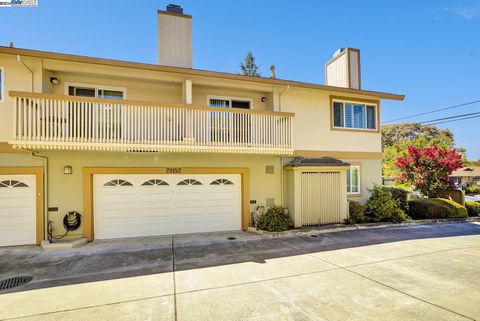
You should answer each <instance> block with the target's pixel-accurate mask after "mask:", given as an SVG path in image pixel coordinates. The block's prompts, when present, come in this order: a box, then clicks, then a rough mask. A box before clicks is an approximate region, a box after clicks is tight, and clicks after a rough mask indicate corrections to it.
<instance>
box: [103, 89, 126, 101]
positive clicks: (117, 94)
mask: <svg viewBox="0 0 480 321" xmlns="http://www.w3.org/2000/svg"><path fill="white" fill-rule="evenodd" d="M98 98H108V99H123V92H121V91H117V90H105V89H99V90H98Z"/></svg>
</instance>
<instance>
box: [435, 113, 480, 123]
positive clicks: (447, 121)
mask: <svg viewBox="0 0 480 321" xmlns="http://www.w3.org/2000/svg"><path fill="white" fill-rule="evenodd" d="M472 118H480V115H477V116H470V117H465V118H460V119H452V120H445V121H441V122H438V123H432V124H429V125H440V124H445V123H453V122H455V121H460V120H467V119H472Z"/></svg>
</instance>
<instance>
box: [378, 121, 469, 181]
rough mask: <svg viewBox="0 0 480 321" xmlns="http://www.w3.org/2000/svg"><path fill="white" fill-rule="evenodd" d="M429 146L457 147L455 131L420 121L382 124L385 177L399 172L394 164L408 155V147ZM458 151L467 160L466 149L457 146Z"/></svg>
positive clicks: (383, 170) (446, 148)
mask: <svg viewBox="0 0 480 321" xmlns="http://www.w3.org/2000/svg"><path fill="white" fill-rule="evenodd" d="M409 146H414V147H417V148H427V147H433V146H437V147H438V148H439V149H442V150H451V149H453V148H455V140H454V137H453V133H452V132H451V131H450V130H449V129H439V128H437V127H436V126H433V125H422V124H419V123H401V124H394V125H384V126H382V150H383V162H382V173H383V176H384V177H387V178H392V177H394V176H396V175H397V174H398V173H399V169H398V168H397V167H395V166H394V163H395V161H396V159H397V157H399V156H400V157H406V156H407V148H408V147H409ZM457 152H458V153H460V154H462V155H463V160H464V161H465V160H466V157H465V149H464V148H457Z"/></svg>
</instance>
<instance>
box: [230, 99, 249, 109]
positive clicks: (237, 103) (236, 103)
mask: <svg viewBox="0 0 480 321" xmlns="http://www.w3.org/2000/svg"><path fill="white" fill-rule="evenodd" d="M232 107H233V108H242V109H250V102H249V101H245V100H232Z"/></svg>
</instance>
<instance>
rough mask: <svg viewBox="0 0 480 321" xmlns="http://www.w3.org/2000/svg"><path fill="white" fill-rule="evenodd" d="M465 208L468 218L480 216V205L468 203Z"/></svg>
mask: <svg viewBox="0 0 480 321" xmlns="http://www.w3.org/2000/svg"><path fill="white" fill-rule="evenodd" d="M465 207H466V208H467V211H468V216H480V203H478V202H472V201H466V202H465Z"/></svg>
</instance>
